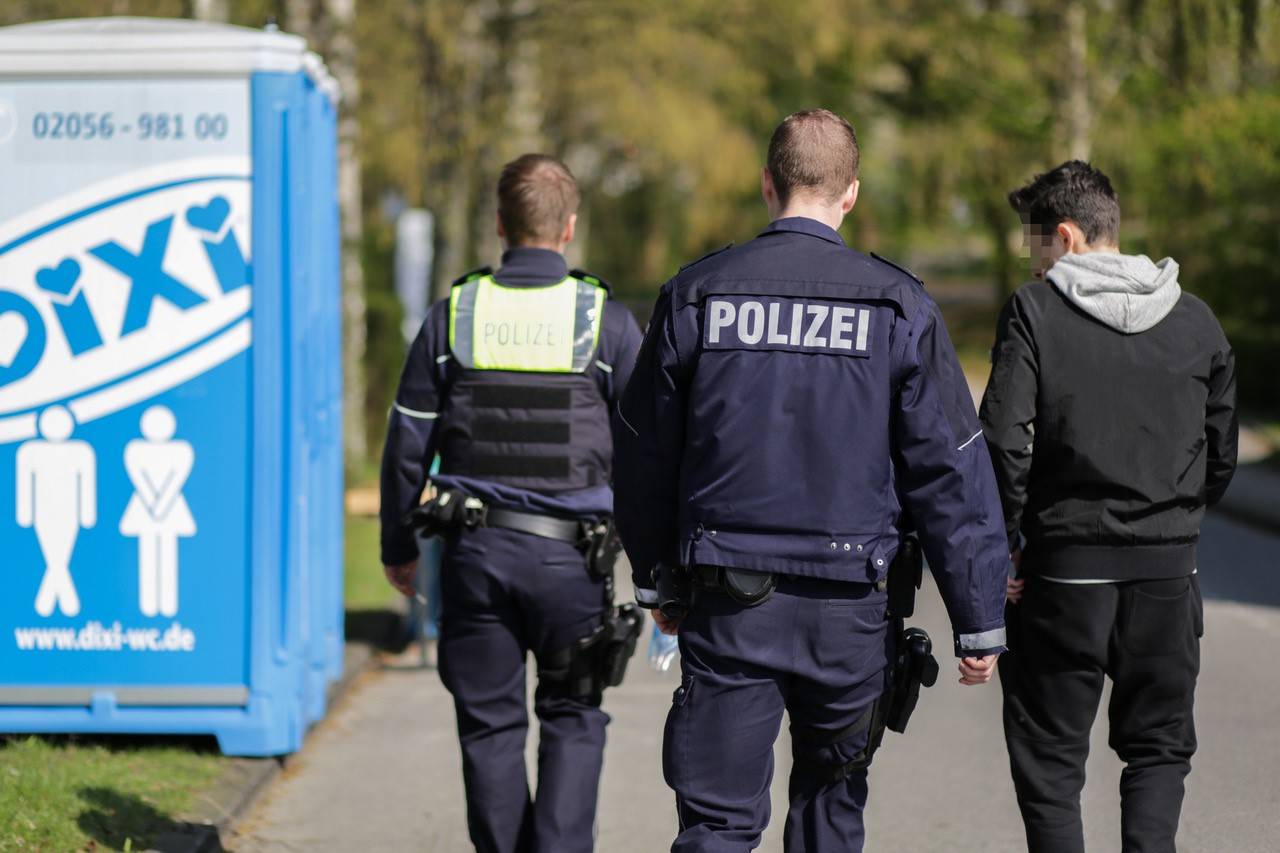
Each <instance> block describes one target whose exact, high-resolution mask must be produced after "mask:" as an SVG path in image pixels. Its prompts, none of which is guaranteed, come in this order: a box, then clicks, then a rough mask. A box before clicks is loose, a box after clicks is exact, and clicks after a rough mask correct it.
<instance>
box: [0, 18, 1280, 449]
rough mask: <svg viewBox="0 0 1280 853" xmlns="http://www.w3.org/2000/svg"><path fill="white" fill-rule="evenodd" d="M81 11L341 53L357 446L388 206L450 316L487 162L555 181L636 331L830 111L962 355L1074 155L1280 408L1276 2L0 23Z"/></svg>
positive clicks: (1018, 268) (385, 268)
mask: <svg viewBox="0 0 1280 853" xmlns="http://www.w3.org/2000/svg"><path fill="white" fill-rule="evenodd" d="M99 14H144V15H168V16H182V15H186V16H201V17H206V18H212V19H220V20H229V21H231V22H233V23H241V24H246V25H250V26H261V25H262V24H264V23H265V22H266V21H267V20H268V18H270V17H275V18H277V19H278V20H279V21H280V24H281V26H282V27H283V28H285V29H289V30H294V31H298V32H302V33H304V34H307V35H308V36H309V37H311V38H312V39H313V42H314V43H316V44H317V45H318V46H319V47H320V48H321V49H322V50H324V51H325V52H326V53H327V54H329V58H330V61H331V62H332V61H333V59H334V57H333V56H332V53H333V50H334V48H333V45H334V44H335V41H334V40H335V38H348V39H350V40H352V43H353V45H354V49H353V51H352V53H353V65H354V67H353V68H352V69H351V71H352V74H353V75H354V78H358V81H359V87H358V98H356V97H353V98H351V99H350V101H349V102H348V108H349V109H352V110H354V117H355V118H356V119H358V149H356V148H353V149H352V150H358V158H359V159H358V162H359V165H360V170H359V178H360V183H359V184H357V185H356V186H357V187H361V189H360V190H359V193H358V196H359V197H358V199H357V200H355V201H353V202H352V203H351V204H350V205H349V207H355V206H358V207H359V208H360V210H361V212H360V213H359V215H358V222H359V224H361V225H362V226H363V234H362V236H360V237H359V240H360V242H359V243H358V244H357V245H359V246H360V258H361V260H362V262H363V263H362V267H363V282H364V283H363V285H362V286H361V287H360V288H359V290H360V292H362V293H363V294H364V296H365V297H366V299H367V310H366V311H363V312H361V315H360V316H361V317H362V318H363V319H361V320H359V321H358V322H359V323H360V325H361V328H360V329H356V330H354V331H355V332H356V333H357V337H358V336H359V335H358V333H359V332H360V331H363V330H365V329H367V332H368V334H367V347H368V349H367V353H366V354H365V356H364V358H363V365H364V369H365V374H366V376H367V380H368V382H367V387H366V388H363V389H362V388H360V387H359V384H358V383H356V385H355V387H356V389H357V390H356V392H355V393H358V394H360V395H361V396H362V398H363V402H364V403H365V406H364V408H365V411H366V412H367V415H368V418H369V426H370V434H371V435H376V434H377V431H378V430H379V429H380V428H379V427H378V426H377V423H378V422H379V421H380V419H381V416H382V413H383V412H384V411H385V408H386V405H387V401H388V400H389V399H390V396H391V393H392V389H393V387H394V383H395V379H396V376H397V374H398V368H399V362H400V359H401V357H402V355H403V341H402V338H401V337H400V334H399V328H400V316H399V307H398V305H397V303H396V300H395V297H394V295H393V293H392V282H391V258H392V253H393V249H394V221H393V216H394V214H395V213H396V212H397V211H398V210H401V209H403V208H404V207H405V206H411V207H425V208H428V209H430V210H431V211H432V212H433V213H434V214H435V217H436V223H437V227H436V250H437V251H436V269H435V283H436V287H437V293H439V292H441V291H442V290H443V287H444V286H445V285H447V282H448V281H449V280H450V279H452V278H453V277H455V276H457V275H459V274H460V273H462V272H464V271H465V270H466V269H468V268H470V267H471V266H474V265H478V264H480V263H493V262H495V261H496V260H497V256H498V253H499V250H500V247H499V246H498V244H497V238H496V237H495V235H494V233H493V232H494V226H493V219H494V200H493V184H494V181H495V179H496V175H497V172H498V170H499V168H500V167H501V165H502V163H503V162H505V161H506V160H508V159H510V158H512V157H514V156H515V155H517V154H519V153H521V152H524V151H527V150H535V149H536V150H544V151H548V152H550V153H554V154H557V155H560V156H561V157H563V158H564V159H565V160H566V161H567V162H568V163H569V164H570V166H571V167H572V168H573V170H574V171H575V173H576V174H577V176H578V178H579V180H580V182H581V184H582V187H583V194H584V206H583V211H582V217H581V218H582V228H581V231H580V240H579V245H578V246H577V247H576V249H575V253H576V254H575V256H574V258H573V260H574V261H575V262H577V263H579V264H581V265H582V266H584V267H586V268H588V269H591V270H593V271H595V272H597V273H598V274H600V275H602V276H603V277H605V278H606V279H608V280H609V281H611V282H612V283H613V284H614V285H615V290H616V291H617V292H618V293H619V294H620V295H621V296H622V297H623V298H625V299H627V300H628V301H629V302H631V304H633V305H634V306H635V307H636V309H637V313H638V314H640V315H641V319H642V320H643V315H644V313H645V311H646V306H647V304H648V302H650V301H651V300H652V296H653V294H654V291H655V290H656V288H657V287H658V286H659V285H660V284H661V283H662V282H663V281H664V280H665V279H666V278H667V277H668V276H669V275H670V274H671V273H672V272H673V271H674V270H675V269H676V268H677V267H678V266H679V265H680V264H682V263H685V262H687V261H688V260H690V259H692V258H693V257H696V256H697V255H699V254H701V253H703V252H705V251H707V250H709V249H712V248H716V247H718V246H720V245H723V244H724V243H726V242H728V241H730V240H734V241H742V240H746V239H749V238H750V237H751V236H753V235H754V234H755V233H756V232H757V231H758V230H759V229H760V227H761V226H762V225H763V223H764V218H765V214H764V210H763V207H762V205H761V203H760V202H759V200H758V171H759V168H760V165H761V163H762V161H763V158H764V150H765V147H766V145H767V141H768V135H769V133H770V131H771V130H772V128H773V126H774V125H775V124H776V123H777V121H778V120H779V119H780V118H781V117H782V116H784V115H786V114H787V113H790V112H792V111H794V110H797V109H802V108H806V107H811V106H818V105H821V106H825V107H828V108H830V109H833V110H835V111H837V112H840V113H842V114H844V115H846V116H848V117H849V118H850V119H851V120H852V121H853V123H854V125H855V127H856V128H857V129H858V132H859V136H860V140H861V142H862V146H863V168H862V179H863V195H862V200H861V201H860V202H859V205H858V207H857V209H856V210H855V211H854V214H853V215H852V216H851V217H850V219H849V221H848V223H847V224H846V226H845V236H846V238H847V239H848V240H849V241H850V242H852V243H853V244H854V245H856V246H858V247H859V248H863V249H872V250H875V251H878V252H881V253H883V254H886V255H888V256H890V257H894V258H896V259H899V260H901V261H903V262H905V263H907V264H909V265H912V266H913V267H914V268H915V269H916V271H917V272H919V273H920V274H921V275H922V277H924V278H925V280H926V281H927V282H928V283H929V286H930V288H931V290H933V291H934V292H935V294H936V295H937V296H938V297H939V299H940V301H941V302H942V303H943V305H944V309H945V310H946V311H947V313H948V315H949V321H950V322H951V323H952V325H953V330H954V332H955V334H956V337H957V339H958V341H959V343H960V345H961V346H962V348H963V347H969V348H971V349H973V350H974V351H975V352H976V351H980V350H981V349H982V348H984V347H986V346H988V345H989V342H990V339H991V335H992V330H991V326H990V323H991V318H992V316H993V315H994V311H995V309H996V308H997V307H998V305H999V302H1000V300H1001V299H1002V298H1003V297H1004V296H1005V295H1007V293H1009V292H1010V291H1011V290H1012V288H1013V287H1015V286H1016V285H1017V284H1018V283H1019V281H1020V280H1021V279H1022V277H1023V276H1024V275H1025V273H1024V271H1023V265H1022V263H1021V261H1020V259H1019V252H1020V244H1021V231H1020V226H1019V222H1018V219H1017V217H1016V216H1015V215H1014V214H1013V212H1012V211H1010V210H1009V208H1008V206H1007V204H1006V202H1005V194H1006V192H1007V191H1008V190H1009V189H1010V188H1012V187H1014V186H1016V185H1019V184H1021V183H1022V182H1024V181H1026V180H1028V179H1030V178H1031V177H1032V176H1033V175H1034V174H1035V173H1037V172H1040V171H1044V170H1046V169H1048V168H1050V167H1052V166H1053V165H1056V164H1057V163H1058V162H1060V161H1061V160H1064V159H1066V158H1068V157H1072V156H1078V157H1084V158H1087V159H1090V160H1092V161H1093V162H1094V163H1095V164H1096V165H1098V166H1100V167H1101V168H1102V169H1104V170H1105V171H1107V172H1108V173H1109V174H1110V175H1111V176H1112V179H1113V180H1114V182H1115V183H1116V186H1117V187H1118V189H1119V191H1120V194H1121V204H1122V206H1123V210H1124V216H1125V218H1124V223H1123V225H1122V241H1123V247H1124V248H1125V250H1128V251H1142V252H1146V253H1148V254H1151V255H1153V256H1154V257H1157V258H1159V257H1163V256H1165V255H1172V256H1173V257H1175V258H1176V259H1177V260H1178V261H1179V262H1180V263H1181V265H1182V268H1183V277H1184V283H1185V286H1186V287H1187V289H1189V290H1190V291H1192V292H1194V293H1197V294H1199V295H1201V296H1202V297H1204V298H1205V299H1207V300H1208V301H1209V302H1210V303H1211V304H1212V305H1213V306H1214V307H1215V309H1216V310H1217V311H1218V313H1219V316H1220V317H1221V319H1222V321H1223V324H1224V326H1225V327H1226V329H1227V332H1228V334H1229V335H1230V337H1231V339H1232V341H1233V343H1234V344H1235V346H1236V348H1237V350H1238V352H1239V355H1240V363H1241V371H1242V394H1243V397H1244V400H1245V402H1246V404H1247V405H1249V406H1251V407H1253V408H1254V410H1255V411H1263V410H1270V411H1275V410H1277V409H1280V387H1278V385H1277V383H1276V381H1275V379H1274V377H1273V376H1272V375H1271V372H1270V364H1271V363H1274V361H1275V359H1276V358H1278V357H1280V290H1277V284H1278V282H1277V278H1278V277H1280V275H1278V274H1277V272H1276V267H1275V264H1274V261H1273V256H1274V255H1275V254H1276V250H1277V249H1278V248H1280V3H1278V2H1277V0H1057V2H1052V3H1051V2H1048V0H965V2H960V3H957V2H954V0H892V2H887V3H886V2H878V3H876V2H870V0H792V2H790V3H788V4H785V6H779V5H778V4H776V3H770V2H765V0H611V2H603V0H480V2H473V0H378V2H374V1H373V0H8V2H6V3H5V4H4V8H3V11H0V23H15V22H18V21H24V20H38V19H42V18H51V17H67V16H83V15H99ZM351 94H353V95H355V94H356V92H351ZM355 127H356V126H355V125H353V136H352V140H353V145H354V144H356V143H355V136H354V132H355ZM357 202H358V204H357ZM348 316H349V317H351V316H353V315H351V314H349V315H348ZM353 322H357V321H353Z"/></svg>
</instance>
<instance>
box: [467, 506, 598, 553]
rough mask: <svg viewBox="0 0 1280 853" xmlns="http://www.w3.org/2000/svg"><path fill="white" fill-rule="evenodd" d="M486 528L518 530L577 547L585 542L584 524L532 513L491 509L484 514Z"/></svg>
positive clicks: (500, 508) (499, 508)
mask: <svg viewBox="0 0 1280 853" xmlns="http://www.w3.org/2000/svg"><path fill="white" fill-rule="evenodd" d="M482 524H483V526H485V527H501V528H503V529H505V530H516V531H519V532H520V533H529V534H531V535H533V536H541V537H542V538H543V539H556V540H559V541H560V542H569V543H571V544H573V545H577V544H579V543H581V542H582V540H583V533H584V531H583V529H582V522H580V521H570V520H568V519H565V518H555V517H554V516H550V515H537V514H535V513H532V512H519V511H518V510H514V509H503V508H502V507H489V508H488V509H486V510H485V512H484V520H483V522H482Z"/></svg>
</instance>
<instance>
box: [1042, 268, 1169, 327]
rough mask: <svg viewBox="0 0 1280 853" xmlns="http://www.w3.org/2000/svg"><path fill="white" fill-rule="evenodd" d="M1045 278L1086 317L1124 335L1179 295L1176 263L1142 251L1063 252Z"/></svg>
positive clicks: (1155, 318) (1155, 319) (1154, 319)
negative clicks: (1152, 256) (1158, 260)
mask: <svg viewBox="0 0 1280 853" xmlns="http://www.w3.org/2000/svg"><path fill="white" fill-rule="evenodd" d="M1045 278H1047V279H1049V281H1050V282H1051V283H1052V284H1053V286H1054V287H1056V288H1057V289H1058V290H1059V291H1060V292H1061V293H1062V295H1063V296H1065V297H1067V299H1069V300H1071V302H1072V303H1074V304H1075V305H1076V306H1077V307H1078V308H1080V310H1082V311H1084V312H1085V313H1086V314H1088V315H1089V316H1090V317H1093V318H1095V319H1096V320H1099V321H1100V322H1102V323H1105V324H1107V325H1108V326H1110V327H1111V328H1113V329H1115V330H1117V331H1120V332H1124V333H1125V334H1126V335H1133V334H1137V333H1138V332H1145V331H1146V330H1147V329H1150V328H1151V327H1152V326H1154V325H1156V324H1157V323H1159V322H1160V321H1161V320H1163V319H1164V318H1165V317H1166V316H1168V314H1169V312H1170V311H1172V310H1173V306H1174V305H1177V304H1178V298H1179V297H1180V296H1182V287H1181V286H1179V284H1178V263H1177V261H1175V260H1174V259H1173V258H1165V259H1164V260H1162V261H1160V262H1159V263H1152V262H1151V259H1150V258H1148V257H1147V256H1146V255H1121V254H1119V253H1116V252H1089V253H1087V254H1083V255H1079V254H1074V253H1073V254H1070V255H1063V256H1062V257H1061V258H1059V259H1058V262H1057V263H1055V264H1054V265H1053V266H1052V267H1050V269H1049V272H1048V273H1046V274H1045Z"/></svg>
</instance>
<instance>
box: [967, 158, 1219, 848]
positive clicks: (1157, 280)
mask: <svg viewBox="0 0 1280 853" xmlns="http://www.w3.org/2000/svg"><path fill="white" fill-rule="evenodd" d="M1009 201H1010V204H1012V206H1013V207H1014V209H1015V210H1017V211H1018V213H1019V214H1020V215H1021V216H1022V219H1023V223H1024V226H1025V227H1026V229H1027V231H1028V234H1029V240H1030V243H1031V257H1032V266H1033V268H1034V270H1035V273H1036V277H1037V278H1039V279H1044V280H1041V281H1037V282H1035V283H1033V284H1028V285H1026V286H1025V287H1023V288H1021V289H1020V290H1018V292H1016V293H1015V294H1014V295H1013V297H1012V298H1011V299H1010V300H1009V302H1008V304H1006V305H1005V307H1004V310H1003V312H1002V313H1001V315H1000V321H999V326H998V329H997V332H996V343H995V347H994V349H993V350H992V374H991V381H990V384H989V385H988V387H987V392H986V395H985V397H984V398H983V401H982V411H981V420H982V425H983V431H984V432H985V434H986V439H987V444H988V445H989V446H990V448H991V452H992V458H993V462H994V464H995V469H996V476H997V480H998V481H999V484H1000V489H1001V497H1002V500H1003V504H1004V514H1005V523H1006V528H1007V531H1008V533H1009V542H1010V550H1011V551H1012V553H1013V555H1014V563H1015V565H1017V566H1018V578H1017V579H1013V580H1011V581H1010V583H1009V599H1010V606H1009V607H1008V614H1007V616H1006V620H1007V623H1008V629H1009V643H1008V645H1009V652H1008V653H1007V654H1005V655H1004V656H1003V657H1002V658H1001V659H1000V665H999V668H1000V679H1001V683H1002V685H1003V689H1004V724H1005V738H1006V742H1007V744H1008V748H1009V759H1010V763H1011V765H1012V770H1013V780H1014V787H1015V789H1016V791H1017V795H1018V805H1019V808H1020V809H1021V811H1022V817H1023V822H1024V823H1025V825H1026V831H1027V844H1028V847H1029V848H1030V850H1031V851H1032V853H1042V851H1044V852H1045V853H1082V851H1083V850H1084V837H1083V828H1082V825H1081V820H1080V791H1081V788H1082V787H1083V786H1084V775H1085V758H1086V756H1087V755H1088V751H1089V729H1090V727H1091V725H1092V723H1093V719H1094V716H1095V715H1096V713H1097V708H1098V703H1099V699H1100V697H1101V695H1102V689H1103V682H1104V677H1105V676H1110V677H1111V679H1112V681H1113V689H1112V694H1111V703H1110V707H1109V708H1108V714H1109V718H1110V723H1111V736H1110V744H1111V747H1112V748H1113V749H1115V750H1116V752H1117V754H1118V755H1119V756H1120V758H1121V760H1123V761H1124V762H1125V770H1124V773H1123V775H1122V777H1121V782H1120V798H1121V813H1122V820H1121V833H1122V837H1123V848H1124V851H1125V853H1138V851H1141V852H1142V853H1148V851H1162V852H1163V851H1167V853H1173V851H1174V835H1175V834H1176V832H1177V828H1178V817H1179V813H1180V811H1181V808H1182V798H1183V780H1184V778H1185V777H1186V775H1187V773H1188V772H1189V771H1190V769H1191V763H1190V762H1191V755H1192V754H1193V753H1194V752H1195V748H1196V738H1195V727H1194V724H1193V722H1192V702H1193V698H1194V693H1195V683H1196V676H1197V673H1198V672H1199V668H1200V639H1199V638H1200V636H1201V634H1202V633H1203V605H1202V602H1201V598H1200V589H1199V585H1198V584H1197V581H1196V577H1195V573H1196V541H1197V539H1198V538H1199V535H1200V522H1201V520H1202V519H1203V517H1204V512H1205V508H1206V506H1209V505H1212V504H1213V503H1215V502H1217V501H1218V500H1219V499H1220V498H1221V497H1222V495H1223V493H1224V492H1225V491H1226V489H1227V485H1228V483H1229V482H1230V480H1231V475H1232V473H1233V472H1234V470H1235V463H1236V438H1237V421H1236V411H1235V363H1234V358H1233V356H1232V352H1231V347H1230V345H1229V344H1228V343H1227V340H1226V337H1225V336H1224V334H1223V332H1222V328H1221V327H1220V326H1219V325H1218V322H1217V320H1216V319H1215V318H1214V316H1213V313H1212V312H1211V311H1210V310H1209V308H1208V307H1207V306H1206V305H1205V304H1204V303H1203V302H1201V301H1200V300H1199V299H1197V298H1195V297H1194V296H1191V295H1190V294H1188V293H1184V292H1182V290H1181V288H1180V287H1179V285H1178V265H1177V263H1175V262H1174V261H1173V259H1171V258H1165V259H1164V260H1162V261H1160V262H1159V263H1152V261H1151V260H1150V259H1149V258H1147V257H1146V256H1144V255H1138V256H1134V255H1122V254H1120V251H1119V246H1118V242H1119V225H1120V206H1119V204H1118V203H1117V201H1116V195H1115V192H1114V190H1113V189H1112V187H1111V182H1110V181H1109V180H1108V179H1107V177H1106V176H1105V175H1104V174H1102V173H1101V172H1099V171H1098V170H1097V169H1094V168H1092V167H1091V166H1089V165H1088V164H1086V163H1082V162H1080V161H1078V160H1076V161H1071V162H1069V163H1064V164H1063V165H1061V166H1059V167H1057V168H1056V169H1054V170H1052V171H1050V172H1047V173H1046V174H1043V175H1040V176H1038V177H1037V178H1036V179H1035V180H1034V181H1032V182H1031V183H1030V184H1029V185H1027V186H1025V187H1023V188H1022V189H1019V190H1016V191H1014V192H1012V193H1010V195H1009Z"/></svg>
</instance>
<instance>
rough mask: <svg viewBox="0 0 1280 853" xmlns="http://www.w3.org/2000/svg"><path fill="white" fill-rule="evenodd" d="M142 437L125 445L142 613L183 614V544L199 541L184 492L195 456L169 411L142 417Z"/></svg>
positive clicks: (129, 528) (125, 527)
mask: <svg viewBox="0 0 1280 853" xmlns="http://www.w3.org/2000/svg"><path fill="white" fill-rule="evenodd" d="M141 428H142V438H140V439H134V440H133V441H130V442H129V443H128V444H127V445H125V449H124V467H125V471H126V472H127V473H128V475H129V480H130V481H131V482H132V483H133V488H134V493H133V497H131V498H130V499H129V505H128V506H127V507H126V508H125V511H124V516H123V517H122V518H121V519H120V532H121V533H123V534H124V535H125V536H134V537H137V539H138V608H139V609H140V610H141V611H142V613H143V615H144V616H155V615H156V614H157V613H159V614H161V615H163V616H174V615H176V614H177V612H178V539H179V538H182V537H188V536H194V535H195V533H196V521H195V519H194V518H193V517H192V516H191V509H190V507H188V506H187V501H186V498H184V497H183V496H182V488H183V486H185V485H186V483H187V478H188V477H190V476H191V467H192V465H194V464H195V451H194V450H192V448H191V444H190V443H189V442H186V441H180V440H174V438H173V435H174V433H175V432H176V431H177V428H178V423H177V420H176V419H175V418H174V416H173V412H172V411H170V410H169V409H168V408H166V407H164V406H152V407H151V408H149V409H147V410H146V411H145V412H143V413H142V421H141Z"/></svg>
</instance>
